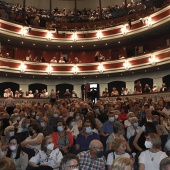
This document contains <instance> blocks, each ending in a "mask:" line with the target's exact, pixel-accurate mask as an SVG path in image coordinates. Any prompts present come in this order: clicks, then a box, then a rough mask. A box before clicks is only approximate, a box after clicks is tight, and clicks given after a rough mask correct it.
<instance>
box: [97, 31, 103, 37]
mask: <svg viewBox="0 0 170 170" xmlns="http://www.w3.org/2000/svg"><path fill="white" fill-rule="evenodd" d="M96 36H97V38H98V39H102V38H103V33H102V32H101V30H99V31H98V32H97V34H96Z"/></svg>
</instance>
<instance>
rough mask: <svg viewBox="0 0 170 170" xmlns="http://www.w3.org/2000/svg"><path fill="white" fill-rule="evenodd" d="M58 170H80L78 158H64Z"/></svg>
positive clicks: (68, 156)
mask: <svg viewBox="0 0 170 170" xmlns="http://www.w3.org/2000/svg"><path fill="white" fill-rule="evenodd" d="M60 170H80V165H79V160H78V157H77V156H76V155H73V154H67V155H66V156H64V157H63V159H62V161H61V165H60Z"/></svg>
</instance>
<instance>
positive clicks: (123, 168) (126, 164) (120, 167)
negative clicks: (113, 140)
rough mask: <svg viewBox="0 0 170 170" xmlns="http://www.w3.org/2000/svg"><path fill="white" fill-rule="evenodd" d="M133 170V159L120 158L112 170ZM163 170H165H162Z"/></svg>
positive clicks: (114, 163)
mask: <svg viewBox="0 0 170 170" xmlns="http://www.w3.org/2000/svg"><path fill="white" fill-rule="evenodd" d="M127 169H128V170H133V161H132V159H131V158H125V157H119V158H117V159H115V161H114V162H113V165H112V170H127ZM161 170H163V169H161Z"/></svg>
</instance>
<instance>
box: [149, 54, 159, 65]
mask: <svg viewBox="0 0 170 170" xmlns="http://www.w3.org/2000/svg"><path fill="white" fill-rule="evenodd" d="M149 62H150V64H152V65H155V64H156V63H157V62H158V59H157V58H156V56H155V55H154V54H153V55H152V56H151V57H150V58H149Z"/></svg>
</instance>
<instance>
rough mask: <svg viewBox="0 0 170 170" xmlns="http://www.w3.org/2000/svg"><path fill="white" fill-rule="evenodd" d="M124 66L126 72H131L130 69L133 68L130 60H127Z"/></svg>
mask: <svg viewBox="0 0 170 170" xmlns="http://www.w3.org/2000/svg"><path fill="white" fill-rule="evenodd" d="M123 66H124V68H125V70H129V68H130V67H131V64H130V63H129V61H128V60H125V62H124V63H123Z"/></svg>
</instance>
